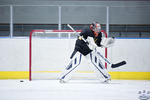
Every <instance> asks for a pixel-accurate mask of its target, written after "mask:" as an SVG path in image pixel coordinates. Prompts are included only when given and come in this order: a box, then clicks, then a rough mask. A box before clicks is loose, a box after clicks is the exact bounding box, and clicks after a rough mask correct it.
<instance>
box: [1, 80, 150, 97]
mask: <svg viewBox="0 0 150 100" xmlns="http://www.w3.org/2000/svg"><path fill="white" fill-rule="evenodd" d="M149 92H150V81H144V80H143V81H142V80H141V81H139V80H112V81H111V82H110V83H109V84H106V83H100V82H99V81H98V80H71V81H70V82H69V83H59V81H58V80H33V81H28V80H23V82H20V80H0V99H1V100H148V99H140V96H142V95H144V94H146V97H148V96H149V97H150V93H149Z"/></svg>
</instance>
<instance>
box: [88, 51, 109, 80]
mask: <svg viewBox="0 0 150 100" xmlns="http://www.w3.org/2000/svg"><path fill="white" fill-rule="evenodd" d="M86 58H87V59H88V61H89V64H90V63H91V64H92V66H93V67H94V68H95V70H94V71H95V72H96V73H97V76H101V75H102V76H103V77H104V78H105V79H110V75H109V73H108V71H107V69H106V68H105V67H104V65H103V64H102V62H101V61H100V59H99V57H97V54H96V53H95V52H92V53H90V54H89V55H87V56H86Z"/></svg>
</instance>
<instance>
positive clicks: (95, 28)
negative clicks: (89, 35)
mask: <svg viewBox="0 0 150 100" xmlns="http://www.w3.org/2000/svg"><path fill="white" fill-rule="evenodd" d="M90 28H91V30H93V31H94V32H96V33H99V32H101V25H100V24H99V23H98V22H93V23H92V24H91V25H90Z"/></svg>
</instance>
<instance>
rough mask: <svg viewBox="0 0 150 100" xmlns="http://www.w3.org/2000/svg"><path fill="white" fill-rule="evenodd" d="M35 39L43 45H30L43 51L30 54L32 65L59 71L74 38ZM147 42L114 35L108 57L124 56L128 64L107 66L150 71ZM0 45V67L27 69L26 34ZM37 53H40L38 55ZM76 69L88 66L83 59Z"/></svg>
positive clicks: (85, 68)
mask: <svg viewBox="0 0 150 100" xmlns="http://www.w3.org/2000/svg"><path fill="white" fill-rule="evenodd" d="M35 42H36V43H37V44H38V45H42V48H41V47H40V48H37V49H33V51H36V52H37V51H42V52H41V53H38V54H37V55H36V56H33V58H34V60H37V61H36V64H35V65H36V66H38V67H41V68H40V71H45V70H48V71H49V70H50V71H61V70H63V69H64V68H65V66H66V65H67V63H68V60H69V57H70V55H71V53H72V51H73V49H74V44H75V39H58V38H57V39H54V38H47V39H44V38H37V39H36V40H35ZM149 43H150V39H116V43H115V44H114V46H113V47H111V48H109V49H108V58H109V59H110V60H112V62H114V63H115V62H118V61H121V60H126V61H127V64H126V65H125V66H123V67H120V68H117V69H111V68H110V67H108V69H109V71H127V72H150V68H149V65H150V62H149V58H150V53H149V51H150V46H149ZM43 44H44V45H43ZM0 46H1V48H0V52H1V55H0V71H28V70H29V67H28V66H29V40H28V38H12V39H10V38H1V39H0ZM44 48H46V49H45V50H44ZM36 52H35V53H36ZM39 55H42V56H40V57H39V58H38V57H37V56H39ZM43 66H44V67H45V66H46V67H45V68H44V67H43ZM79 70H84V71H85V70H86V71H88V70H91V69H90V67H88V65H87V64H86V63H85V62H84V59H83V61H82V64H81V66H79ZM54 76H58V75H56V74H55V75H54Z"/></svg>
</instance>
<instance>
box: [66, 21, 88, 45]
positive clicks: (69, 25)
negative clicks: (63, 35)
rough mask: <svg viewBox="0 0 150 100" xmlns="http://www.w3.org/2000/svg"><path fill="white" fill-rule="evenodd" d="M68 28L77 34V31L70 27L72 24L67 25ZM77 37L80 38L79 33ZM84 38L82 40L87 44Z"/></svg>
mask: <svg viewBox="0 0 150 100" xmlns="http://www.w3.org/2000/svg"><path fill="white" fill-rule="evenodd" d="M67 26H68V27H69V28H70V29H71V30H72V31H73V32H75V33H77V32H76V31H75V30H74V28H73V27H72V26H71V25H70V24H67ZM76 35H77V36H80V35H79V34H78V33H77V34H76ZM81 38H82V40H83V41H84V42H87V41H86V40H85V39H84V38H83V37H81Z"/></svg>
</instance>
